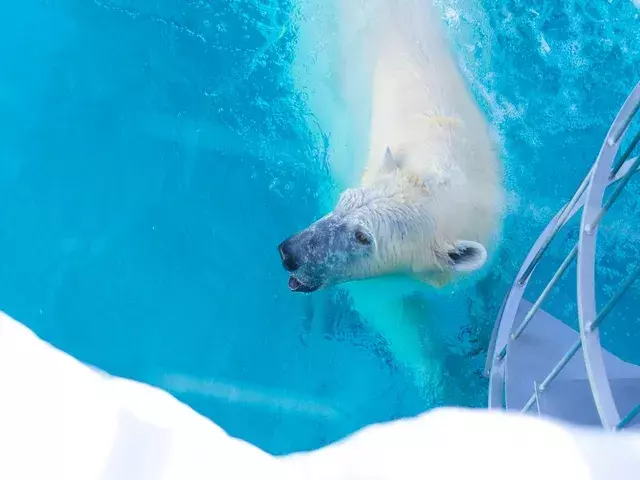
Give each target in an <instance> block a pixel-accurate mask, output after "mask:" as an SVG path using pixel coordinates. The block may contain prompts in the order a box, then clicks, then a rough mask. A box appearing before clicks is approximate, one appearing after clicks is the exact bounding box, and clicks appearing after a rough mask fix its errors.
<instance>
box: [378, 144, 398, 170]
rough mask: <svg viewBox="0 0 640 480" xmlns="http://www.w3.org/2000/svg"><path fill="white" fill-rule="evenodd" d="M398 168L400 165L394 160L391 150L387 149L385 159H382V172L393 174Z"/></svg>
mask: <svg viewBox="0 0 640 480" xmlns="http://www.w3.org/2000/svg"><path fill="white" fill-rule="evenodd" d="M396 168H398V163H397V162H396V160H395V158H393V155H392V154H391V149H390V148H389V147H387V149H386V150H385V152H384V158H383V159H382V165H381V166H380V170H382V171H383V172H392V171H394V170H395V169H396Z"/></svg>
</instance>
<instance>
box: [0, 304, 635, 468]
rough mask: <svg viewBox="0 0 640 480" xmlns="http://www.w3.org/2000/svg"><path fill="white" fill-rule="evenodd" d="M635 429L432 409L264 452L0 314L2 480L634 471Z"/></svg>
mask: <svg viewBox="0 0 640 480" xmlns="http://www.w3.org/2000/svg"><path fill="white" fill-rule="evenodd" d="M638 471H640V434H638V433H634V434H631V433H617V434H614V433H605V432H603V431H600V430H584V429H578V428H575V427H571V426H568V425H563V424H560V423H554V422H550V421H547V420H541V419H537V418H533V417H524V416H520V415H517V414H505V413H497V412H489V411H486V410H464V409H453V408H452V409H438V410H434V411H431V412H430V413H426V414H424V415H421V416H419V417H416V418H413V419H405V420H399V421H396V422H390V423H386V424H380V425H373V426H370V427H368V428H365V429H363V430H361V431H360V432H357V433H356V434H354V435H352V436H350V437H349V438H347V439H345V440H343V441H341V442H338V443H336V444H333V445H330V446H328V447H326V448H323V449H320V450H317V451H313V452H307V453H300V454H295V455H290V456H285V457H273V456H271V455H268V454H267V453H265V452H263V451H261V450H259V449H258V448H256V447H254V446H252V445H250V444H248V443H246V442H244V441H241V440H239V439H235V438H232V437H230V436H228V435H227V434H226V433H225V432H224V431H223V430H222V429H221V428H219V427H218V426H217V425H215V424H214V423H213V422H211V421H210V420H208V419H206V418H204V417H202V416H201V415H199V414H198V413H196V412H195V411H193V410H192V409H191V408H189V407H188V406H186V405H184V404H182V403H180V402H179V401H178V400H176V399H175V398H174V397H172V396H171V395H169V394H168V393H166V392H164V391H162V390H159V389H157V388H153V387H150V386H148V385H144V384H142V383H138V382H133V381H130V380H126V379H122V378H117V377H113V376H109V375H107V374H105V373H102V372H99V371H96V370H95V369H92V368H90V367H88V366H86V365H84V364H82V363H80V362H78V361H77V360H75V359H74V358H72V357H70V356H69V355H67V354H65V353H63V352H61V351H59V350H57V349H55V348H54V347H52V346H51V345H49V344H47V343H45V342H43V341H42V340H41V339H39V338H38V337H37V336H36V335H35V334H33V332H31V331H30V330H29V329H27V328H26V327H24V326H23V325H21V324H20V323H18V322H16V321H15V320H13V319H11V318H9V317H7V316H6V315H4V314H2V313H1V312H0V479H3V480H5V479H6V480H22V479H25V480H26V479H29V480H32V479H45V478H46V479H60V480H63V479H64V480H75V479H77V480H91V479H99V480H127V479H135V480H145V479H158V480H168V479H176V480H194V479H205V478H206V479H208V480H211V479H229V480H230V479H242V480H245V479H246V480H248V479H252V478H260V479H278V480H288V479H301V480H302V479H304V480H307V479H308V480H312V479H380V480H391V479H393V480H396V479H398V480H400V479H407V480H408V479H418V478H421V479H425V478H438V479H447V478H451V479H460V478H475V479H478V478H479V479H483V478H495V477H496V476H499V477H501V478H507V479H509V478H518V479H519V480H526V479H532V480H533V479H535V480H539V479H540V478H541V477H543V478H545V479H559V480H560V479H561V480H571V479H576V480H577V479H581V480H582V479H603V480H616V479H635V478H637V472H638Z"/></svg>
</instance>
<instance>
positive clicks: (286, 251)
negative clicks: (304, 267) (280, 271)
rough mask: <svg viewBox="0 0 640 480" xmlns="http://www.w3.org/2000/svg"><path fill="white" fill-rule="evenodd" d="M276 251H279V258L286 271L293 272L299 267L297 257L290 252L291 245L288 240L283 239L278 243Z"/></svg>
mask: <svg viewBox="0 0 640 480" xmlns="http://www.w3.org/2000/svg"><path fill="white" fill-rule="evenodd" d="M278 252H279V253H280V259H281V260H282V266H283V267H284V268H285V270H287V271H288V272H295V271H296V270H297V269H298V268H300V264H299V263H298V259H297V258H296V256H295V255H294V254H293V252H291V245H290V243H289V241H288V240H285V241H284V242H282V243H281V244H280V245H278Z"/></svg>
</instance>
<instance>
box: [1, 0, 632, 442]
mask: <svg viewBox="0 0 640 480" xmlns="http://www.w3.org/2000/svg"><path fill="white" fill-rule="evenodd" d="M581 3H583V2H562V3H561V4H558V5H555V4H550V3H549V2H541V1H533V0H532V1H530V2H527V3H526V4H522V3H518V4H517V5H516V4H514V3H513V2H508V1H504V2H498V3H495V2H494V3H491V2H484V4H483V3H479V2H474V1H471V0H438V1H437V3H436V4H437V6H438V8H439V9H440V12H441V14H442V17H443V19H444V21H445V22H446V23H447V25H448V26H449V29H448V33H449V34H450V35H451V38H452V40H453V43H454V46H455V49H456V51H457V53H458V55H459V58H460V64H461V67H462V69H463V71H464V72H465V75H466V76H467V78H468V80H469V83H470V85H471V86H472V89H473V92H474V94H475V95H476V97H477V98H478V100H479V102H480V103H481V105H482V107H483V109H484V110H485V112H486V113H487V115H488V116H489V118H490V119H491V122H492V124H493V126H494V128H495V130H496V135H497V136H498V138H499V139H500V144H501V146H502V150H503V159H504V163H505V169H506V174H507V187H508V190H509V198H510V207H511V210H510V215H509V217H508V218H507V222H506V225H505V230H504V235H503V242H502V243H503V247H502V250H501V252H500V255H499V256H498V257H497V259H496V265H495V266H494V267H493V268H492V270H491V272H490V274H489V276H488V277H487V278H486V279H484V280H482V281H481V282H480V283H479V284H477V285H473V286H462V287H460V288H459V289H458V290H457V291H456V292H454V293H453V294H450V295H448V296H441V295H440V296H436V295H435V294H433V295H432V294H431V293H429V292H424V293H423V296H422V298H419V299H416V301H415V302H414V304H413V305H414V307H415V308H423V306H424V305H428V309H429V318H430V319H433V320H434V321H437V322H438V323H434V324H433V325H434V328H433V331H434V333H437V334H439V335H440V336H439V337H438V340H437V341H434V349H435V350H434V352H436V353H435V354H436V355H437V356H439V358H438V362H437V364H438V365H439V368H440V371H439V372H437V374H436V375H435V377H438V384H437V389H438V391H437V392H436V394H437V395H435V397H434V398H433V402H431V403H425V402H424V400H423V399H421V398H420V397H419V395H418V392H417V391H416V389H415V387H413V386H412V384H411V381H410V379H409V378H407V377H406V375H405V373H404V372H403V371H402V370H401V369H398V368H397V367H396V366H395V365H394V364H393V362H391V361H390V359H389V358H388V356H387V355H386V353H385V349H384V344H383V340H382V339H381V338H379V337H378V336H376V335H374V334H373V333H372V332H370V331H369V330H368V329H367V328H366V326H365V325H363V323H362V321H361V319H360V318H359V316H358V314H357V312H354V311H353V309H352V308H351V306H350V299H349V297H348V295H347V294H346V293H345V291H344V290H343V289H333V290H331V291H327V292H319V293H318V294H317V295H313V296H311V297H307V296H297V295H292V294H291V293H290V292H288V290H287V286H286V275H285V274H284V272H283V271H282V268H281V266H280V265H279V260H278V258H277V253H276V250H275V246H276V245H277V244H278V243H279V241H281V240H282V239H283V238H285V237H286V236H288V235H289V234H290V233H291V232H293V231H295V230H297V229H299V228H301V227H303V226H305V225H307V224H308V223H309V222H310V221H312V220H313V219H314V218H317V217H318V216H320V215H322V214H323V213H324V212H325V211H326V210H327V209H328V208H330V207H331V206H332V205H333V201H334V200H335V196H336V195H337V193H338V192H339V190H340V189H341V188H343V187H344V185H346V184H348V183H350V182H352V181H354V179H357V177H358V174H359V168H360V167H361V166H362V164H363V162H364V158H365V155H364V152H365V149H366V143H367V122H366V115H367V94H368V91H367V88H366V83H367V82H366V79H367V75H368V72H367V68H366V62H365V63H363V64H362V65H361V66H357V68H353V65H351V66H350V69H349V71H350V72H352V74H350V75H348V76H345V75H344V73H342V72H344V71H345V70H344V68H343V67H344V66H345V64H350V63H351V62H358V61H359V59H360V55H359V52H360V51H361V49H362V48H363V44H362V39H363V38H365V37H364V36H363V29H364V28H365V27H366V25H367V22H368V20H369V19H370V16H371V15H373V13H374V10H373V7H374V6H375V5H374V3H372V2H367V1H365V0H360V1H354V2H339V1H338V0H335V1H318V0H299V1H296V2H291V1H289V0H271V1H269V2H255V1H249V0H234V1H230V2H206V1H198V0H190V1H187V2H173V1H169V0H167V1H153V2H151V1H133V0H108V1H107V0H95V1H93V2H89V1H88V2H74V1H71V0H58V1H56V2H44V3H43V2H39V1H36V0H23V1H21V2H13V3H11V5H10V6H7V7H5V15H4V16H3V17H2V19H0V25H1V26H2V28H0V41H1V42H3V44H5V45H11V48H10V49H5V50H4V51H3V53H2V54H1V55H0V66H1V67H2V68H1V69H0V108H1V110H2V115H1V116H0V128H2V131H3V142H2V144H0V155H1V158H2V161H1V162H0V200H1V201H2V204H3V205H5V206H9V207H10V208H9V207H5V208H4V209H3V210H2V212H1V213H0V232H1V233H0V264H2V266H3V268H2V269H1V270H0V308H2V309H3V310H6V311H7V312H8V313H9V314H11V315H12V316H14V317H16V318H18V319H20V320H21V321H23V322H25V323H26V324H27V325H28V326H29V327H31V328H33V329H34V330H35V331H36V333H38V334H39V335H41V336H42V337H44V338H45V339H46V340H48V341H50V342H52V343H54V344H55V345H56V346H58V347H61V348H63V349H64V350H66V351H68V352H69V353H71V354H72V355H74V356H77V357H78V358H80V359H81V360H83V361H85V362H89V363H91V364H94V365H96V366H98V367H100V368H102V369H105V370H108V371H109V372H111V373H114V374H117V375H122V376H125V377H132V378H136V379H138V380H142V381H147V382H151V383H154V384H157V385H160V386H162V387H165V388H167V389H169V391H172V392H173V393H174V394H176V395H177V396H178V397H179V398H181V399H182V400H184V401H186V402H188V403H189V404H190V405H191V406H193V407H194V408H196V409H197V410H198V411H200V412H202V413H204V414H205V415H208V416H209V417H211V418H212V419H213V420H215V421H216V422H217V423H219V424H220V425H221V426H222V427H224V428H225V429H227V430H228V431H229V433H230V434H232V435H236V436H240V437H242V438H246V439H247V440H249V441H252V442H254V443H255V444H257V445H259V446H261V447H262V448H265V449H267V450H268V451H270V452H275V453H282V452H287V451H292V450H297V449H307V448H313V447H317V446H319V445H322V444H325V443H327V442H329V441H331V440H334V439H336V438H339V437H341V436H343V435H345V434H346V433H349V432H350V431H353V430H354V429H356V428H358V427H360V426H362V425H364V424H367V423H370V422H373V421H380V420H386V419H390V418H396V417H400V416H404V415H411V414H413V413H416V412H419V411H422V410H424V409H427V408H430V407H432V406H434V405H436V404H439V403H447V404H452V403H454V404H463V405H475V406H481V405H483V404H484V399H485V384H484V381H483V380H482V379H480V378H479V376H478V375H477V369H478V368H479V367H480V366H481V365H482V362H483V360H484V355H483V354H484V351H485V349H486V344H487V339H488V334H489V331H490V328H491V325H492V322H493V318H494V316H495V314H496V312H497V310H498V306H499V302H500V300H501V297H502V295H503V294H504V293H505V290H506V287H507V284H508V282H509V281H510V280H511V278H512V275H513V274H514V273H515V270H516V268H517V267H518V265H519V263H520V262H521V261H522V259H523V258H524V254H525V251H526V250H527V249H528V248H529V246H530V245H531V243H532V242H533V240H534V238H535V236H537V234H538V232H539V231H540V229H541V228H542V227H543V226H544V224H545V223H546V222H547V221H548V220H549V219H550V218H551V216H552V215H553V214H554V212H555V211H556V209H557V208H558V207H559V206H560V205H561V204H562V203H563V202H564V201H566V200H567V199H568V197H569V195H570V194H571V193H572V190H573V189H574V188H575V186H577V184H578V183H579V182H580V180H581V179H582V176H583V175H584V174H585V173H586V171H587V169H588V167H589V165H590V163H591V162H592V160H593V159H594V156H595V155H596V153H597V151H598V148H599V146H600V143H601V141H602V137H603V135H604V134H605V133H606V130H607V128H608V126H609V123H610V121H611V119H612V118H613V115H614V114H615V112H616V110H617V108H618V107H619V105H620V103H621V101H622V100H623V99H624V97H625V96H626V94H627V92H628V91H629V89H630V88H631V86H632V85H633V84H634V83H635V82H636V81H637V79H638V78H640V71H639V69H640V67H639V65H640V61H639V60H640V48H639V47H638V46H639V45H640V31H639V30H638V29H637V28H636V26H637V23H638V21H639V19H638V10H637V9H636V8H635V7H634V5H633V4H632V3H631V2H612V3H608V2H598V3H596V4H592V3H590V4H588V5H582V4H581ZM345 6H348V10H344V8H345ZM637 193H638V192H637V186H636V185H635V184H633V183H632V185H630V186H629V192H627V193H626V194H625V195H624V197H623V198H622V199H621V201H620V202H621V204H620V205H619V207H620V208H617V209H616V212H612V213H613V214H614V215H612V217H611V218H608V219H607V222H606V223H605V225H604V226H603V230H604V231H605V235H604V237H603V240H602V241H599V244H598V247H599V249H600V252H601V256H602V258H603V261H604V262H605V265H604V267H603V268H602V269H601V270H600V271H599V272H601V274H602V275H603V277H604V280H605V282H604V283H605V284H606V285H605V287H606V288H609V287H608V286H611V285H614V284H615V283H616V282H617V281H619V279H620V277H621V275H622V273H623V272H624V271H626V270H628V269H629V268H631V267H632V266H633V265H631V264H632V263H633V262H632V261H630V259H631V260H633V259H635V245H636V243H635V241H634V240H635V239H637V237H638V230H637V229H635V228H634V224H633V223H632V222H629V221H628V218H630V217H629V215H628V214H629V212H633V211H634V210H635V209H636V208H637V205H636V202H637V201H636V198H637V197H638V196H637ZM571 240H572V239H571V238H566V239H563V240H562V241H560V242H559V244H558V245H557V246H555V247H554V249H553V251H552V253H553V254H554V255H553V257H552V259H551V261H550V263H549V265H548V266H547V267H545V268H546V272H547V273H548V272H549V271H550V269H551V268H553V267H554V266H555V265H557V264H558V263H559V259H560V258H561V256H562V255H563V253H564V251H566V249H567V248H568V242H569V241H571ZM574 240H575V239H574ZM612 253H613V254H612ZM605 254H606V255H605ZM554 262H555V264H554ZM541 272H542V273H544V272H545V270H544V269H542V270H541ZM570 273H571V272H570ZM606 288H604V289H603V292H606V291H609V290H607V289H606ZM572 293H573V292H572V291H571V290H568V291H566V292H564V291H563V292H559V293H558V294H556V295H555V296H554V298H553V302H554V303H553V305H552V306H553V308H555V310H558V311H560V313H562V314H563V315H564V316H565V317H566V319H567V321H569V322H570V321H571V319H572V316H573V315H574V314H575V312H574V310H575V308H574V305H575V304H574V303H571V302H572V299H571V298H570V297H571V295H572ZM632 293H633V296H632V297H630V299H628V300H627V301H626V303H625V304H623V305H621V307H620V310H619V311H620V312H621V317H620V318H619V319H616V321H615V323H613V322H612V327H611V329H610V330H608V331H607V333H608V336H609V337H610V338H613V337H616V338H620V337H621V336H622V337H624V334H626V332H633V329H634V328H636V330H637V315H634V314H633V312H634V309H633V306H634V305H635V304H637V301H638V298H637V295H638V294H639V293H640V292H638V290H637V289H636V290H634V291H633V292H632ZM460 299H464V301H461V300H460ZM425 308H426V307H425ZM554 313H556V314H558V313H557V312H554ZM614 327H615V328H614ZM605 337H606V335H605ZM637 340H638V339H637V335H636V336H635V337H633V336H632V337H629V339H628V341H627V342H626V345H625V344H623V346H622V347H620V348H621V349H622V350H623V353H625V354H627V356H631V357H633V355H637V353H634V351H632V350H633V349H629V348H628V347H629V346H630V345H637ZM314 412H315V413H314Z"/></svg>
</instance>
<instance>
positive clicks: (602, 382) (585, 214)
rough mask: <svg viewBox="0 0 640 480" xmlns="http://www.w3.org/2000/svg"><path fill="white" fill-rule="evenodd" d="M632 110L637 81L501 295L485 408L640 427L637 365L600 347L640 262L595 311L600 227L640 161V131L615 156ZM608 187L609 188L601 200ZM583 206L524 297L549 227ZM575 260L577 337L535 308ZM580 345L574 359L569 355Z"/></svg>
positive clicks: (556, 227)
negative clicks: (533, 294) (564, 247)
mask: <svg viewBox="0 0 640 480" xmlns="http://www.w3.org/2000/svg"><path fill="white" fill-rule="evenodd" d="M639 109H640V83H638V84H637V85H636V86H635V88H634V89H633V91H632V92H631V94H630V95H629V96H628V97H627V99H626V101H625V102H624V104H623V106H622V108H621V109H620V111H619V112H618V114H617V116H616V118H615V120H614V122H613V124H612V125H611V128H610V129H609V132H608V133H607V136H606V138H605V141H604V142H603V144H602V148H601V149H600V153H599V155H598V158H597V159H596V161H595V163H594V164H593V166H592V167H591V169H590V171H589V173H588V174H587V175H586V177H585V178H584V180H583V181H582V183H581V184H580V186H579V187H578V189H577V190H576V192H575V194H574V195H573V197H572V198H571V200H570V201H569V202H568V203H567V204H566V205H565V206H564V207H563V208H562V209H561V210H560V211H559V212H558V213H557V214H556V216H555V217H554V218H553V219H552V220H551V221H550V222H549V224H548V225H547V227H546V228H545V229H544V230H543V232H542V233H541V234H540V236H539V237H538V239H537V240H536V242H535V244H534V245H533V248H532V249H531V250H530V251H529V253H528V254H527V256H526V258H525V261H524V263H523V264H522V266H521V267H520V270H519V272H518V275H517V276H516V279H515V280H514V282H513V284H512V286H511V289H510V290H509V292H508V294H507V296H506V297H505V299H504V301H503V304H502V307H501V309H500V312H499V314H498V318H497V320H496V324H495V326H494V330H493V334H492V337H491V343H490V345H489V350H488V356H487V362H486V365H485V375H487V376H488V377H489V408H490V409H509V410H514V409H515V410H521V411H522V412H525V413H527V412H531V411H532V409H533V408H534V407H535V411H534V413H535V412H537V413H538V414H539V415H549V416H552V417H556V418H559V419H561V420H565V421H570V422H572V423H577V424H583V425H601V426H602V427H603V428H605V429H609V430H616V429H621V428H632V427H636V426H640V421H636V420H640V419H636V416H637V415H638V413H640V366H638V365H633V364H630V363H627V362H624V361H622V360H621V359H619V358H618V357H616V356H615V355H613V354H611V353H610V352H608V351H606V350H605V349H604V348H603V347H602V346H601V344H600V326H601V324H602V321H603V320H604V319H605V317H606V316H607V315H608V314H609V313H610V312H611V310H612V309H613V307H614V306H615V305H616V303H617V302H618V301H619V300H620V298H622V296H623V295H624V294H625V293H626V292H627V290H628V289H629V287H630V286H631V285H632V284H633V282H634V281H635V280H636V279H637V278H638V277H639V276H640V266H638V267H636V269H635V270H634V271H633V273H631V275H630V276H629V277H627V278H626V280H624V281H623V282H622V284H621V285H620V286H619V288H618V291H617V292H616V293H614V294H613V295H612V296H611V297H610V299H609V301H608V302H607V304H606V305H605V306H604V307H603V308H602V310H601V311H599V312H597V311H596V300H595V286H596V285H595V246H596V239H597V235H598V226H599V224H600V222H601V220H602V219H603V217H604V215H605V214H606V213H607V212H608V211H609V210H610V208H611V207H612V205H613V204H614V203H615V201H616V200H617V199H618V198H619V196H620V193H621V192H622V191H623V189H624V188H625V186H626V185H627V184H628V183H629V180H630V179H631V177H632V176H633V175H634V174H635V173H636V171H638V169H639V167H640V156H634V157H631V155H632V153H633V151H634V149H635V147H636V145H637V144H638V143H639V142H640V131H639V132H637V133H636V135H635V137H633V138H632V140H631V143H630V144H629V146H628V147H627V148H626V149H625V151H624V153H623V154H622V155H620V157H617V155H618V151H619V150H620V148H621V145H622V142H623V140H624V139H625V137H626V136H627V134H628V133H629V132H628V131H629V130H630V125H631V122H632V120H633V118H634V116H635V115H636V114H637V113H638V111H639ZM639 116H640V115H639ZM609 187H611V188H613V192H612V194H611V195H610V196H609V197H608V198H607V200H606V201H604V203H603V200H604V194H605V191H606V190H607V188H609ZM581 209H582V216H581V222H580V232H579V240H578V242H577V243H576V245H575V246H574V247H573V248H572V249H571V251H570V252H569V254H568V255H567V257H566V258H565V259H564V261H563V262H562V264H561V265H560V267H559V268H558V269H557V271H556V272H555V274H554V275H553V277H552V278H551V280H550V281H549V282H548V283H547V285H546V287H545V288H544V289H543V290H542V293H541V294H540V295H539V297H538V298H537V299H536V300H535V302H533V303H530V302H529V301H527V300H525V299H524V294H525V290H526V288H527V285H528V283H529V280H530V278H531V275H532V273H533V272H534V270H535V268H536V266H537V265H538V264H539V262H540V259H541V258H542V257H543V255H544V254H545V252H546V251H547V248H548V247H549V245H550V243H551V241H552V240H553V238H554V237H555V236H556V234H557V233H558V232H559V231H560V230H561V229H563V227H565V226H566V225H567V223H568V222H569V220H571V218H572V217H573V216H574V215H576V214H577V212H578V211H579V210H581ZM574 260H576V261H577V282H576V287H577V288H576V291H577V307H578V320H579V330H580V332H579V334H577V333H576V332H575V331H574V330H573V329H571V328H570V327H568V326H567V325H565V324H564V323H563V322H562V321H560V320H559V319H557V318H555V317H553V316H552V315H550V314H548V313H547V312H545V311H544V310H543V309H542V308H541V307H542V305H543V303H544V301H545V300H546V299H547V297H548V296H549V293H550V292H551V291H552V290H553V288H554V287H555V286H556V284H557V283H558V281H559V280H560V279H561V277H562V276H563V274H564V273H565V272H566V270H567V268H568V267H569V266H570V265H571V264H572V263H573V261H574ZM580 350H582V358H581V357H580V356H579V355H577V354H578V352H579V351H580ZM620 412H624V413H623V414H622V415H621V413H620Z"/></svg>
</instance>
